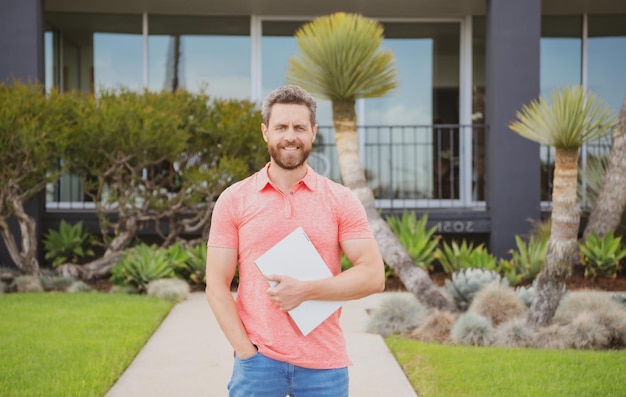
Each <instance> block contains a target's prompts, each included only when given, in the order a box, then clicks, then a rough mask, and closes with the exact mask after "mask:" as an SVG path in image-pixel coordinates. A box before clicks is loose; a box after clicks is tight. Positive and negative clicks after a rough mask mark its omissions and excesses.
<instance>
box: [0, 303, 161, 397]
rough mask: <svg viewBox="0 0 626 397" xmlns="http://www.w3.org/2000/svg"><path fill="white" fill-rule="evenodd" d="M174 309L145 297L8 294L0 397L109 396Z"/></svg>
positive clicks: (0, 335) (0, 338)
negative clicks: (121, 376)
mask: <svg viewBox="0 0 626 397" xmlns="http://www.w3.org/2000/svg"><path fill="white" fill-rule="evenodd" d="M171 307H172V303H170V302H167V301H164V300H160V299H157V298H152V297H148V296H138V295H123V294H100V293H80V294H66V293H57V294H47V293H41V294H6V295H0V356H1V357H2V358H1V359H0V395H2V396H11V397H19V396H25V397H26V396H28V397H33V396H72V397H75V396H103V395H105V394H106V392H107V391H108V390H109V389H110V388H111V386H113V384H114V383H115V381H116V380H117V378H118V377H119V376H120V375H121V374H122V372H123V371H124V369H126V367H127V366H128V365H129V364H130V362H131V361H132V360H133V358H134V357H135V356H136V355H137V353H138V352H139V351H140V350H141V348H142V347H143V346H144V344H145V343H146V341H147V340H148V338H149V337H150V336H151V335H152V333H153V332H154V331H155V330H156V328H157V327H158V326H159V324H160V323H161V321H162V320H163V318H165V316H166V315H167V313H168V312H169V310H170V309H171Z"/></svg>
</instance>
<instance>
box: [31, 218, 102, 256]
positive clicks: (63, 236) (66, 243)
mask: <svg viewBox="0 0 626 397" xmlns="http://www.w3.org/2000/svg"><path fill="white" fill-rule="evenodd" d="M43 244H44V249H45V251H46V254H45V258H46V259H52V266H54V267H57V266H59V265H61V264H63V263H67V262H71V263H78V262H79V261H80V260H81V259H82V258H85V257H89V256H93V255H94V252H93V250H92V249H91V245H92V244H93V238H92V236H91V235H90V234H89V233H88V232H87V231H86V230H85V229H84V228H83V221H79V222H77V223H75V224H74V225H70V224H69V223H67V222H66V221H65V220H62V221H61V224H60V225H59V231H56V230H49V231H48V233H46V235H45V236H44V240H43Z"/></svg>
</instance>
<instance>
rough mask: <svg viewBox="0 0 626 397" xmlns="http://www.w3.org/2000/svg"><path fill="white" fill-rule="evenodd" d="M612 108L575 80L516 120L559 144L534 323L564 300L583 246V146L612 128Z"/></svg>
mask: <svg viewBox="0 0 626 397" xmlns="http://www.w3.org/2000/svg"><path fill="white" fill-rule="evenodd" d="M610 113H611V110H610V109H609V108H608V107H605V106H604V104H603V102H602V100H601V99H599V98H597V97H596V95H595V94H593V93H590V92H587V91H585V90H584V89H583V88H582V87H579V86H574V87H566V88H564V89H560V90H555V91H553V92H552V93H551V94H550V99H549V100H547V99H546V98H544V97H540V98H539V99H538V100H533V101H532V102H531V103H530V104H529V105H525V106H523V107H522V109H521V111H519V112H517V120H515V121H514V122H512V123H511V124H510V128H511V129H512V130H513V131H515V132H517V133H518V134H520V135H521V136H523V137H525V138H528V139H530V140H532V141H535V142H538V143H541V144H544V145H550V146H554V147H555V149H556V150H555V159H554V161H555V169H554V183H553V186H554V191H553V192H552V217H551V218H552V229H551V234H550V240H549V241H548V250H547V253H546V260H545V265H544V271H543V272H542V273H541V274H540V275H539V277H537V285H536V296H535V299H534V300H533V303H532V305H531V308H530V312H529V314H528V322H529V323H530V324H533V325H547V324H549V323H550V321H551V320H552V317H553V316H554V313H555V311H556V308H557V306H558V304H559V301H560V297H561V294H562V292H563V290H564V288H565V278H566V277H567V275H568V274H569V272H570V270H571V267H572V265H573V264H574V261H575V258H576V255H577V250H578V246H577V240H578V229H579V224H580V211H579V208H578V205H577V202H576V198H577V174H578V151H579V149H580V147H581V146H582V145H583V143H586V142H589V141H592V140H594V139H597V138H599V137H602V136H604V135H606V134H607V133H609V132H610V131H611V128H612V127H613V125H614V123H615V117H611V114H610Z"/></svg>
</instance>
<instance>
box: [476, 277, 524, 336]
mask: <svg viewBox="0 0 626 397" xmlns="http://www.w3.org/2000/svg"><path fill="white" fill-rule="evenodd" d="M468 310H470V311H473V312H475V313H478V314H480V315H481V316H484V317H485V318H487V319H489V321H491V323H492V324H493V326H494V327H497V326H498V325H500V324H501V323H503V322H505V321H508V320H511V319H513V318H515V317H518V316H521V315H523V314H524V312H525V311H526V306H525V305H524V303H523V302H522V301H521V300H519V299H518V298H517V295H516V294H515V291H513V289H511V288H510V287H508V286H505V285H501V284H496V283H489V284H487V285H485V286H484V287H483V288H482V289H481V290H480V291H478V292H477V293H476V295H475V296H474V299H473V300H472V304H471V305H470V307H469V309H468Z"/></svg>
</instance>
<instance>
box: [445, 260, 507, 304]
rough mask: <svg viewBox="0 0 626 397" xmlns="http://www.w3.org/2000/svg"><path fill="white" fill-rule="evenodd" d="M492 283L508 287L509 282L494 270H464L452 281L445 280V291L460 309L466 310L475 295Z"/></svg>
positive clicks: (456, 274) (456, 273)
mask: <svg viewBox="0 0 626 397" xmlns="http://www.w3.org/2000/svg"><path fill="white" fill-rule="evenodd" d="M492 282H495V283H501V284H504V285H508V281H507V280H506V279H503V278H502V277H500V275H499V274H498V273H496V272H495V271H493V270H485V269H475V268H470V269H463V270H461V271H459V272H455V273H454V274H452V280H448V279H446V280H445V286H444V290H445V292H446V293H447V294H448V295H449V296H450V297H451V298H452V300H453V302H454V303H455V304H456V306H457V307H458V308H459V309H461V310H466V309H467V308H468V307H469V305H470V304H471V303H472V299H474V295H475V294H476V293H477V292H478V291H480V289H481V288H483V287H484V286H485V285H487V284H489V283H492Z"/></svg>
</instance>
